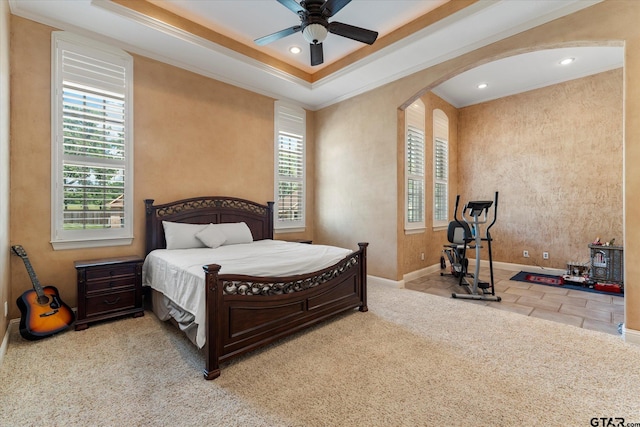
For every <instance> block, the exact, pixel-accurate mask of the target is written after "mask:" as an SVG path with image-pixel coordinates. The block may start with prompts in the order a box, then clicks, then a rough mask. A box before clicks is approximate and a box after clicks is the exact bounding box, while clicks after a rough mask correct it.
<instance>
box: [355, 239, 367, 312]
mask: <svg viewBox="0 0 640 427" xmlns="http://www.w3.org/2000/svg"><path fill="white" fill-rule="evenodd" d="M358 246H360V251H361V252H362V253H361V255H360V293H361V298H360V302H361V304H360V308H359V310H360V311H362V312H363V313H364V312H366V311H369V307H367V246H369V243H367V242H360V243H358Z"/></svg>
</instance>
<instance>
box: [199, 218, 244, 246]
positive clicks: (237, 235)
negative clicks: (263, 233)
mask: <svg viewBox="0 0 640 427" xmlns="http://www.w3.org/2000/svg"><path fill="white" fill-rule="evenodd" d="M207 229H211V230H217V231H218V232H220V233H221V234H223V235H224V236H225V241H224V243H223V244H222V245H223V246H226V245H237V244H239V243H251V242H253V235H252V234H251V230H250V229H249V226H248V225H247V223H245V222H228V223H223V224H209V225H208V226H207Z"/></svg>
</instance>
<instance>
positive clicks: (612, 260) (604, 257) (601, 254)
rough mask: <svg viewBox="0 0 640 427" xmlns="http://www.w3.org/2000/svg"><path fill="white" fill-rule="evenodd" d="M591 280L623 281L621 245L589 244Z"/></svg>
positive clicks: (621, 282)
mask: <svg viewBox="0 0 640 427" xmlns="http://www.w3.org/2000/svg"><path fill="white" fill-rule="evenodd" d="M589 250H590V252H591V254H590V256H591V274H590V278H591V280H593V281H595V282H608V283H617V284H620V285H622V284H623V283H624V248H623V247H622V246H604V245H589Z"/></svg>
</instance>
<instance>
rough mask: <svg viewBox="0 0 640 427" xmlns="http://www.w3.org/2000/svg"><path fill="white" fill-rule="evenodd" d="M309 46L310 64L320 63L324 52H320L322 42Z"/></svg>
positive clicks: (322, 60)
mask: <svg viewBox="0 0 640 427" xmlns="http://www.w3.org/2000/svg"><path fill="white" fill-rule="evenodd" d="M310 47H311V65H320V64H322V63H323V62H324V54H323V53H322V43H316V44H310Z"/></svg>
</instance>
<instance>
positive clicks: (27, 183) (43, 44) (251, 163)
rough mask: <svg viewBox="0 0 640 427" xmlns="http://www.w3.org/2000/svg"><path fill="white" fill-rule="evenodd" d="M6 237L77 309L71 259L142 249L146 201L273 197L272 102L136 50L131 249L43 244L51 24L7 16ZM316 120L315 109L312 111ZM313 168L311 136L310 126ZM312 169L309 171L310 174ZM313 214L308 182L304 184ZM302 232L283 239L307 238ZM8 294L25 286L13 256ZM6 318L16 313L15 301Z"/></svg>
mask: <svg viewBox="0 0 640 427" xmlns="http://www.w3.org/2000/svg"><path fill="white" fill-rule="evenodd" d="M11 23H12V46H11V58H12V63H11V69H12V70H13V71H14V72H13V73H12V80H11V88H12V95H13V105H12V109H11V123H12V138H11V149H12V152H13V155H12V158H11V167H12V175H11V178H12V185H11V199H10V206H11V214H12V221H11V241H12V242H13V243H19V244H22V245H23V246H24V247H25V249H26V251H27V253H28V254H29V258H30V260H31V262H32V264H33V266H34V269H35V270H36V273H37V274H38V277H39V279H40V281H41V282H42V283H43V284H52V285H55V286H57V287H58V289H59V291H60V294H61V298H62V299H63V300H65V301H66V302H67V303H68V304H69V305H71V306H75V305H76V293H77V291H76V276H75V269H74V268H73V261H74V260H78V259H94V258H102V257H107V256H116V255H126V254H137V255H143V252H144V209H143V199H146V198H151V199H155V201H156V203H165V202H168V201H171V200H176V199H179V198H187V197H194V196H203V195H228V196H234V197H241V198H247V199H250V200H255V201H259V202H263V203H266V202H267V201H270V200H273V197H274V195H273V181H274V172H273V170H274V168H273V165H274V158H273V157H274V147H273V145H274V144H273V132H274V123H273V119H274V117H273V116H274V106H273V103H274V100H273V99H271V98H268V97H265V96H262V95H258V94H255V93H253V92H249V91H246V90H242V89H239V88H237V87H234V86H231V85H228V84H224V83H221V82H218V81H215V80H212V79H209V78H206V77H203V76H200V75H197V74H194V73H191V72H188V71H185V70H182V69H179V68H176V67H173V66H170V65H166V64H163V63H160V62H157V61H154V60H151V59H148V58H145V57H141V56H137V55H136V56H134V118H135V119H134V121H135V128H134V137H135V147H134V171H135V188H134V200H135V203H136V205H135V218H134V233H135V235H134V242H133V244H132V245H131V246H117V247H111V248H95V249H83V250H63V251H54V250H53V249H52V248H51V245H50V243H49V240H50V234H51V233H50V219H49V218H50V211H51V207H50V203H51V197H50V182H51V181H50V170H51V166H50V163H51V148H50V147H51V136H50V93H51V92H50V79H51V76H50V58H51V53H50V50H51V38H50V34H51V31H53V29H52V28H50V27H48V26H44V25H40V24H37V23H35V22H33V21H29V20H26V19H23V18H19V17H15V16H13V17H12V21H11ZM309 116H310V118H309V126H313V114H310V115H309ZM308 134H309V137H308V141H309V144H310V147H311V150H309V160H308V164H309V165H310V166H311V167H313V165H314V162H313V133H312V132H308ZM311 173H313V170H311ZM307 189H308V190H309V194H310V196H309V197H308V199H307V205H308V209H309V210H310V212H313V198H312V196H313V180H311V181H310V182H309V184H308V186H307ZM312 219H313V218H311V221H310V222H309V224H308V225H309V226H308V227H307V230H306V232H305V233H298V234H296V235H283V236H282V237H284V238H289V237H301V238H303V237H304V238H312V237H313V229H312V224H313V222H312ZM12 258H13V259H12V263H11V267H12V269H11V279H12V280H11V294H12V295H13V296H16V295H19V294H20V293H22V292H23V291H24V290H26V289H29V288H30V287H31V283H30V280H29V278H28V275H27V273H26V271H25V269H24V267H23V266H22V264H21V261H20V260H19V259H17V258H16V257H12ZM14 305H15V304H14ZM11 317H13V318H15V317H19V312H18V311H17V307H13V305H12V312H11Z"/></svg>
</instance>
